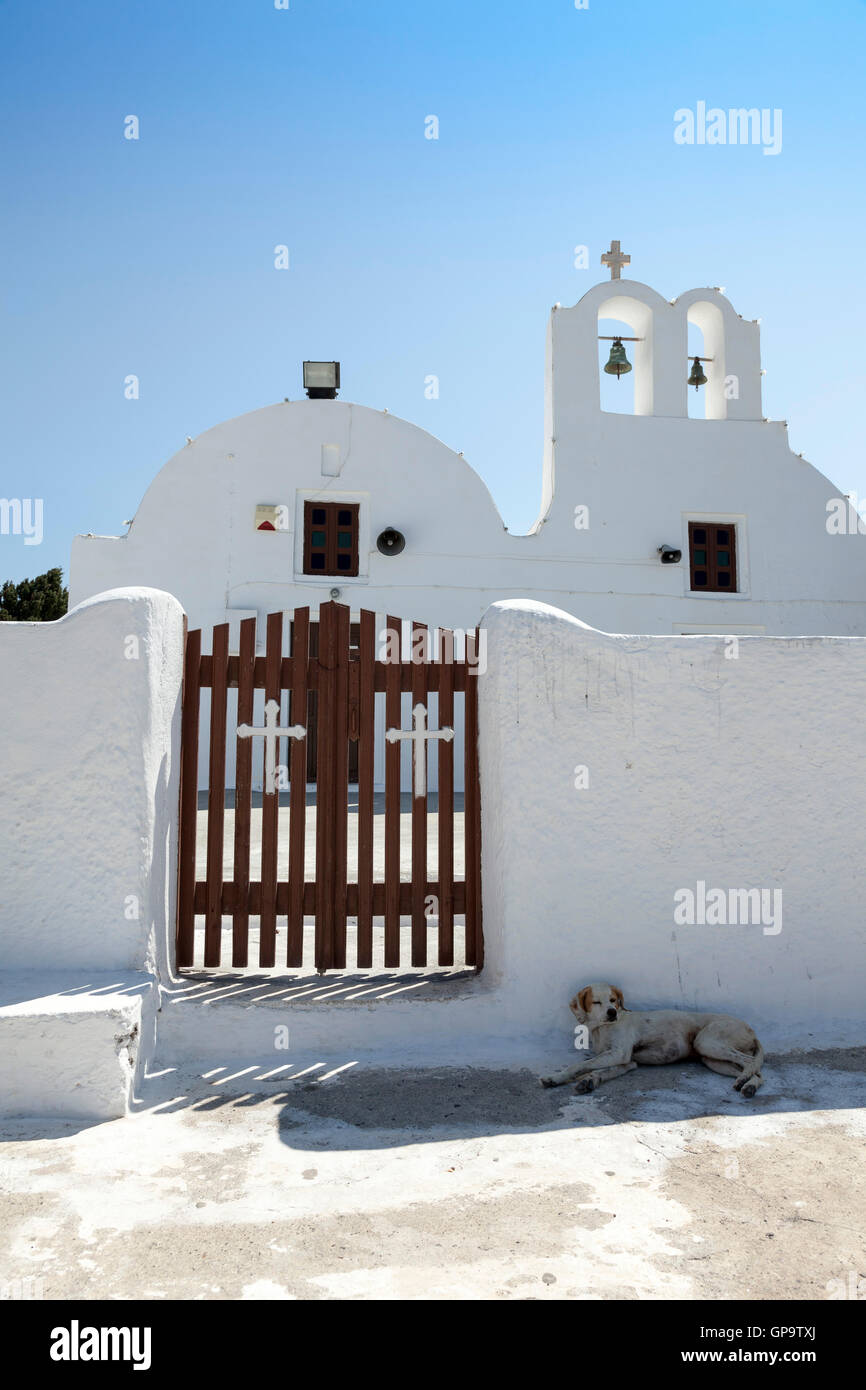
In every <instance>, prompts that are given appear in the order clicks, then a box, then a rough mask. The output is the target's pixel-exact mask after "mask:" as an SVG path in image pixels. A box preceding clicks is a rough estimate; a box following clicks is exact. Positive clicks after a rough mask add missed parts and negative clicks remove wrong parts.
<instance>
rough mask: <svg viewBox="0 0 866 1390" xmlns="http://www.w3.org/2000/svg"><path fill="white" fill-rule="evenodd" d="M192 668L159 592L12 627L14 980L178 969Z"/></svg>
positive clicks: (5, 696) (6, 791) (4, 695)
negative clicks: (183, 722)
mask: <svg viewBox="0 0 866 1390" xmlns="http://www.w3.org/2000/svg"><path fill="white" fill-rule="evenodd" d="M182 660H183V611H182V609H181V607H180V604H179V603H178V602H177V601H176V599H173V598H172V597H171V596H170V595H169V594H163V593H159V592H157V591H156V590H147V589H127V590H123V591H117V592H114V593H107V594H102V595H100V596H99V597H98V598H95V599H92V600H89V601H88V602H86V603H83V604H81V605H80V606H79V607H78V608H76V609H74V610H73V611H72V612H71V613H69V614H67V616H66V617H65V618H62V619H61V620H60V621H59V622H56V623H2V624H0V729H2V732H3V738H2V744H3V792H2V796H0V861H2V866H3V869H2V878H3V883H2V891H0V961H2V968H3V969H5V970H9V969H40V968H45V969H48V968H50V969H52V970H53V971H55V972H56V971H58V970H65V969H70V970H71V969H75V970H103V971H105V970H128V969H142V968H153V967H154V964H155V963H156V962H158V961H159V960H160V959H164V957H165V951H166V942H167V939H168V934H169V923H170V922H171V921H172V920H173V902H172V901H171V897H172V895H173V892H174V882H175V878H176V874H175V871H174V863H175V858H176V846H175V842H174V835H175V832H176V821H177V796H178V781H177V779H178V767H177V760H176V753H177V749H178V747H179V742H178V740H179V732H180V724H179V720H180V695H181V677H182ZM136 913H137V915H135V914H136Z"/></svg>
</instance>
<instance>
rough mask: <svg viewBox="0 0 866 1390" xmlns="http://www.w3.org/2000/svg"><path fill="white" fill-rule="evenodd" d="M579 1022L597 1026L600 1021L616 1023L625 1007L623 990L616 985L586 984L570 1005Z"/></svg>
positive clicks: (592, 1026) (593, 1026) (591, 1026)
mask: <svg viewBox="0 0 866 1390" xmlns="http://www.w3.org/2000/svg"><path fill="white" fill-rule="evenodd" d="M568 1007H569V1008H570V1009H571V1012H572V1013H573V1014H574V1016H575V1018H576V1019H577V1021H578V1023H586V1024H588V1025H589V1027H590V1028H597V1027H598V1025H599V1024H600V1023H616V1021H617V1019H618V1018H619V1016H620V1013H621V1012H622V1010H623V1009H624V1008H625V1000H624V999H623V997H622V990H621V989H617V988H616V986H615V985H586V987H585V988H584V989H581V990H578V992H577V994H576V995H575V996H574V998H573V999H572V1001H571V1003H570V1004H569V1006H568Z"/></svg>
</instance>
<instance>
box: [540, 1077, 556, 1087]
mask: <svg viewBox="0 0 866 1390" xmlns="http://www.w3.org/2000/svg"><path fill="white" fill-rule="evenodd" d="M538 1084H539V1086H555V1085H556V1084H557V1081H556V1077H555V1076H540V1077H539V1078H538Z"/></svg>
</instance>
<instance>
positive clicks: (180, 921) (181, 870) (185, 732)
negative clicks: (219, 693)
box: [177, 620, 201, 966]
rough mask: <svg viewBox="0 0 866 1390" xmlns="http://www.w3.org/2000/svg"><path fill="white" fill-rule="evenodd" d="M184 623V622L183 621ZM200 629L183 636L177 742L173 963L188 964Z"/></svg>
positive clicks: (192, 907) (191, 928)
mask: <svg viewBox="0 0 866 1390" xmlns="http://www.w3.org/2000/svg"><path fill="white" fill-rule="evenodd" d="M184 621H186V620H184ZM200 666H201V629H200V628H196V629H194V631H192V632H188V633H187V635H186V650H185V655H184V667H183V707H182V708H183V713H182V715H181V742H180V750H181V752H180V816H179V828H178V890H177V963H178V966H184V965H192V963H193V952H194V949H195V841H196V822H197V820H198V721H199V705H200V702H201V693H200V688H199V670H200Z"/></svg>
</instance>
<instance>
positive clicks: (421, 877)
mask: <svg viewBox="0 0 866 1390" xmlns="http://www.w3.org/2000/svg"><path fill="white" fill-rule="evenodd" d="M429 643H430V635H429V633H428V631H427V628H426V627H425V626H424V624H423V623H413V624H412V721H413V723H412V727H413V728H414V713H415V707H416V705H422V706H423V707H424V709H427V708H428V707H427V672H428V670H429V656H430V647H429ZM420 656H423V658H424V659H423V661H419V660H418V658H419V657H420ZM428 728H429V710H428ZM436 742H437V743H438V742H440V740H439V739H437V740H436ZM427 746H428V745H427V742H426V740H425V741H423V742H422V741H421V740H420V739H419V740H417V742H415V743H414V744H413V748H412V768H413V778H412V964H413V965H426V964H427V916H426V911H425V909H426V906H427V903H426V897H425V892H424V890H425V888H426V886H427V790H426V788H427V775H426V769H427V766H428V764H429V762H430V759H429V757H428V755H427ZM416 767H417V768H418V770H419V773H420V771H421V769H422V768H423V769H424V788H425V790H424V795H423V796H416V795H415V768H416Z"/></svg>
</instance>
